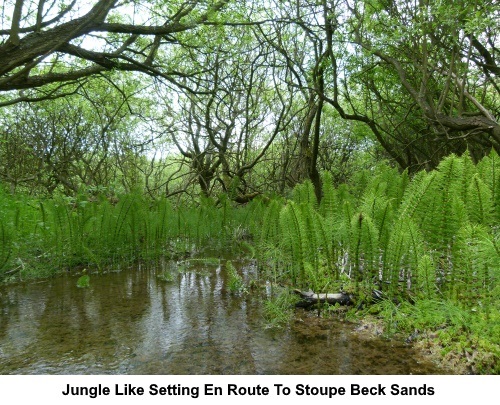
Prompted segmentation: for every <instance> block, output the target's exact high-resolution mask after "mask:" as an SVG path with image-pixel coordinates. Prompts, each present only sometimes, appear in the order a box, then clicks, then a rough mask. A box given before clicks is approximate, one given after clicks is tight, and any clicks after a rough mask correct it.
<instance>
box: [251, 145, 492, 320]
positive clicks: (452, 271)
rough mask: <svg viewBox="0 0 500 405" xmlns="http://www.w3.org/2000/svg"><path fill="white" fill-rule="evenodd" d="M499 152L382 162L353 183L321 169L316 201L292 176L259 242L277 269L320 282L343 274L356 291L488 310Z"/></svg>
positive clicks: (301, 280)
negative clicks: (481, 158) (415, 165)
mask: <svg viewBox="0 0 500 405" xmlns="http://www.w3.org/2000/svg"><path fill="white" fill-rule="evenodd" d="M497 160H498V157H497V155H496V154H492V155H491V156H490V157H488V158H487V160H486V162H481V163H480V165H479V166H478V167H476V166H474V164H473V163H472V161H471V158H470V156H469V155H468V154H465V155H464V156H462V157H457V156H455V155H451V156H449V157H447V158H446V159H444V160H443V161H442V162H441V164H440V165H439V167H438V168H437V169H436V170H435V171H433V172H429V173H426V172H421V173H418V174H417V175H415V176H414V177H413V178H412V179H410V178H409V177H408V174H407V173H406V172H403V173H401V174H399V173H397V172H396V171H395V170H394V169H391V168H388V167H386V168H384V167H383V166H380V167H379V168H378V169H379V173H378V174H377V175H375V176H372V177H369V176H367V173H360V174H359V175H358V177H359V179H360V183H359V184H357V185H356V187H354V188H350V187H349V186H348V185H340V186H338V187H337V188H334V187H333V184H332V182H331V177H330V175H328V174H324V175H323V190H324V196H323V200H322V201H321V204H320V205H319V206H317V204H316V201H315V199H314V198H312V196H313V193H312V188H311V184H309V183H306V184H304V185H299V186H297V187H296V189H295V190H294V193H293V200H288V201H286V202H285V203H284V204H282V203H281V202H280V201H278V200H273V201H272V202H271V203H270V205H269V207H268V210H267V212H266V215H265V220H264V223H265V226H263V227H262V229H263V231H262V232H261V233H260V237H261V241H260V242H261V243H262V246H264V245H265V246H266V251H268V252H271V251H274V255H275V257H277V256H278V253H277V252H278V251H281V252H282V255H281V256H280V260H279V261H278V262H275V268H274V272H275V279H281V280H283V281H285V282H290V283H292V284H293V285H297V286H300V287H303V288H316V289H318V288H319V289H324V288H325V286H327V285H329V283H328V281H326V280H325V277H327V278H328V277H329V278H330V280H332V281H335V280H338V279H339V278H341V277H345V276H347V277H348V278H349V279H350V280H351V283H353V285H354V286H355V289H358V292H359V293H361V289H362V288H366V286H367V285H368V286H369V285H371V286H372V287H371V288H373V289H378V290H382V291H383V292H384V294H386V296H388V297H390V298H392V299H398V300H399V299H401V298H403V299H406V298H408V297H428V298H432V299H434V298H436V299H437V298H439V297H447V298H448V299H453V300H459V301H460V302H461V304H462V305H465V306H473V305H476V303H477V302H478V301H481V302H482V303H483V307H482V308H483V309H484V310H485V311H487V310H488V308H489V307H490V305H489V303H490V302H491V301H492V300H494V299H493V298H492V296H491V293H490V291H492V290H493V289H494V288H495V287H496V286H497V285H498V281H499V273H498V269H499V268H500V265H499V259H498V257H499V253H498V252H499V242H498V241H499V237H498V227H497V225H496V224H497V222H496V221H495V216H496V213H495V210H496V205H495V198H496V197H495V196H496V194H495V192H496V190H493V189H492V188H491V185H492V184H496V178H495V176H494V175H493V174H492V173H494V171H495V170H496V164H497ZM484 173H487V175H488V176H492V177H493V178H495V180H494V182H493V181H492V180H491V178H490V179H489V180H487V179H486V178H485V174H484ZM309 196H310V197H309ZM356 196H357V198H355V197H356ZM280 206H281V207H282V208H281V210H279V207H280ZM278 223H279V226H277V224H278ZM271 229H272V231H271ZM273 249H275V250H273ZM276 263H278V265H277V267H276ZM330 285H332V284H330ZM368 288H369V287H368Z"/></svg>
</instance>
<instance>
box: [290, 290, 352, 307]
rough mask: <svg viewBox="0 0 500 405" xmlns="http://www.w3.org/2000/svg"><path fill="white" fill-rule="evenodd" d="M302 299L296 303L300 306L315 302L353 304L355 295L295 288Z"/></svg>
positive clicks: (307, 305)
mask: <svg viewBox="0 0 500 405" xmlns="http://www.w3.org/2000/svg"><path fill="white" fill-rule="evenodd" d="M294 293H295V294H298V295H299V296H300V298H301V300H300V301H299V302H298V303H297V304H296V306H298V307H305V308H307V307H310V306H312V305H315V304H325V303H326V304H330V305H335V304H339V305H352V304H353V303H354V302H353V297H352V296H351V295H349V294H346V293H343V292H340V293H319V294H317V293H314V292H312V291H300V290H294Z"/></svg>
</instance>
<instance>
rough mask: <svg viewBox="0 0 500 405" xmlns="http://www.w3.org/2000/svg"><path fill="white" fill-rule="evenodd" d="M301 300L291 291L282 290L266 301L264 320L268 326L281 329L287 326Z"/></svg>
mask: <svg viewBox="0 0 500 405" xmlns="http://www.w3.org/2000/svg"><path fill="white" fill-rule="evenodd" d="M299 299H300V298H299V297H298V296H297V295H295V294H293V293H292V292H290V291H289V290H287V289H281V290H279V291H278V292H277V293H276V294H275V295H273V296H271V297H270V298H269V299H267V300H266V301H264V318H265V320H266V323H267V326H268V327H270V328H273V327H274V328H280V327H283V326H285V325H287V324H288V323H289V322H290V319H291V318H292V317H293V314H294V311H293V308H294V305H295V304H296V303H297V302H298V301H299Z"/></svg>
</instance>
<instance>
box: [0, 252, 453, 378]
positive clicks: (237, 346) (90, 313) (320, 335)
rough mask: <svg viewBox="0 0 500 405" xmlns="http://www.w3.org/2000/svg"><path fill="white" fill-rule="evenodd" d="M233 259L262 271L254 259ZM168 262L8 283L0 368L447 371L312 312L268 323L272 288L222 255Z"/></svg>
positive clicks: (1, 308) (3, 294) (0, 298)
mask: <svg viewBox="0 0 500 405" xmlns="http://www.w3.org/2000/svg"><path fill="white" fill-rule="evenodd" d="M233 264H234V265H235V267H236V268H237V269H238V271H239V272H240V273H241V274H242V277H243V279H244V280H245V281H248V280H250V279H251V278H255V277H256V269H255V266H254V265H253V264H252V262H249V261H233ZM168 265H169V264H167V265H166V266H168ZM164 266H165V264H164ZM164 266H163V267H164ZM163 271H164V270H161V269H160V268H151V267H150V268H141V267H139V268H134V269H126V270H122V271H119V272H109V273H107V274H99V275H97V274H92V275H90V287H88V288H78V287H77V279H78V276H75V275H70V274H68V275H67V276H63V277H58V278H53V279H48V280H42V281H38V282H30V283H20V284H16V285H9V286H1V287H0V374H445V373H446V372H445V371H443V370H440V369H439V368H438V367H437V366H436V365H434V364H431V363H428V362H425V361H421V360H419V356H418V354H417V353H416V352H415V351H414V350H413V349H412V347H411V346H409V345H406V344H404V343H402V342H397V341H390V340H385V339H382V338H380V339H379V338H367V337H362V336H360V335H359V334H356V333H354V332H353V331H354V329H355V325H353V324H351V323H348V322H342V321H341V320H338V319H337V320H336V319H331V318H330V319H327V318H323V317H318V316H317V314H316V313H315V312H313V311H304V310H297V312H296V316H295V318H294V320H293V321H292V322H291V324H290V325H289V326H287V327H284V328H268V327H266V321H265V319H264V317H263V313H262V308H263V300H264V299H265V298H266V297H265V293H264V292H261V291H260V290H258V289H257V290H252V291H251V292H250V293H248V294H233V293H231V292H230V291H229V288H228V277H227V275H226V273H225V269H224V261H222V264H221V265H217V264H215V265H213V264H204V263H203V261H200V262H199V263H198V262H192V263H190V266H188V268H185V269H184V270H183V271H181V272H177V271H176V272H173V273H172V274H174V277H173V280H172V281H171V282H166V281H164V280H162V279H161V278H159V277H158V274H160V273H161V272H163Z"/></svg>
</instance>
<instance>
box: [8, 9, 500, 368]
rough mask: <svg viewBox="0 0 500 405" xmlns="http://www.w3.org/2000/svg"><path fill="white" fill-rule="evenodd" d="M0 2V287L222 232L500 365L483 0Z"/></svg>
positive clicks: (283, 274)
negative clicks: (0, 10) (432, 0)
mask: <svg viewBox="0 0 500 405" xmlns="http://www.w3.org/2000/svg"><path fill="white" fill-rule="evenodd" d="M0 7H1V9H2V14H1V16H0V21H1V26H0V131H1V132H0V281H1V282H15V281H18V280H26V279H31V278H36V277H46V276H53V275H56V274H60V273H61V272H63V271H70V272H75V273H78V274H80V272H81V271H82V270H84V269H85V271H88V272H101V271H106V270H107V269H109V268H112V267H119V266H123V265H127V264H129V263H138V262H141V263H148V264H152V265H154V263H155V262H157V261H161V260H164V259H171V258H173V259H177V258H180V257H183V256H185V255H189V254H191V253H192V252H193V251H196V250H201V249H204V248H206V247H211V248H216V249H217V248H220V249H222V248H225V249H227V247H228V246H230V248H231V249H232V250H233V251H234V253H235V254H246V255H249V256H251V257H253V258H254V259H255V260H256V261H257V263H258V265H259V269H260V274H262V276H263V279H267V280H271V281H272V282H273V283H274V284H275V285H281V286H285V287H286V288H289V289H291V288H300V289H302V290H307V289H311V290H313V291H315V292H338V291H345V292H346V293H349V294H351V295H352V297H353V300H354V301H355V306H354V307H355V310H356V311H357V313H358V314H360V313H361V314H364V315H366V314H368V313H371V314H378V316H381V317H382V318H383V319H385V320H386V321H387V322H386V324H387V330H388V331H390V332H393V331H402V332H404V333H405V334H406V335H408V334H412V335H415V334H416V335H418V336H419V337H420V338H422V339H423V338H424V332H426V331H432V333H433V334H437V336H438V338H439V342H440V343H441V344H442V345H443V351H444V352H450V353H455V354H456V355H459V356H463V357H464V358H465V359H466V361H467V362H468V365H469V370H470V371H472V372H482V373H500V369H499V366H498V364H500V361H499V360H500V340H499V336H500V187H499V185H500V158H499V155H498V154H499V153H500V125H499V123H498V120H499V117H500V102H499V96H500V87H499V84H498V76H499V74H500V68H499V65H498V55H499V54H500V51H499V45H498V35H499V33H500V29H499V28H500V27H499V15H498V9H497V8H495V6H494V2H493V1H488V0H481V1H476V2H468V1H458V2H457V1H453V2H452V1H446V0H445V1H439V2H429V1H426V0H419V1H415V2H405V1H376V0H374V1H358V0H352V1H351V0H335V1H327V0H323V1H303V0H296V1H290V2H282V1H276V2H274V1H271V2H260V1H251V2H248V3H246V2H245V1H227V0H221V1H211V0H207V1H205V0H202V1H195V2H183V1H168V2H163V1H153V2H143V1H124V2H120V3H118V2H116V1H112V0H95V1H92V2H88V3H87V4H82V2H76V1H74V2H71V3H69V4H67V3H66V2H62V1H59V0H53V1H49V2H47V1H31V0H29V1H24V0H16V1H5V2H3V5H2V6H0ZM228 268H229V272H230V273H231V275H232V278H233V281H234V283H233V285H234V290H235V291H237V290H239V291H244V290H245V288H244V286H243V285H242V281H241V279H240V278H238V274H237V272H236V270H235V269H234V267H232V266H231V264H230V263H229V264H228ZM85 277H86V278H84V279H83V281H82V283H83V284H82V286H83V285H85V280H87V282H88V275H87V274H85ZM165 277H166V276H165ZM289 304H290V299H289V298H287V294H286V293H284V294H282V295H280V296H279V297H278V298H277V299H276V301H275V302H270V303H268V309H269V313H271V314H274V315H273V316H274V317H275V318H276V319H281V320H283V319H286V317H283V316H282V315H283V311H282V308H286V307H287V306H288V305H289ZM416 331H418V332H416ZM429 333H431V332H429Z"/></svg>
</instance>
